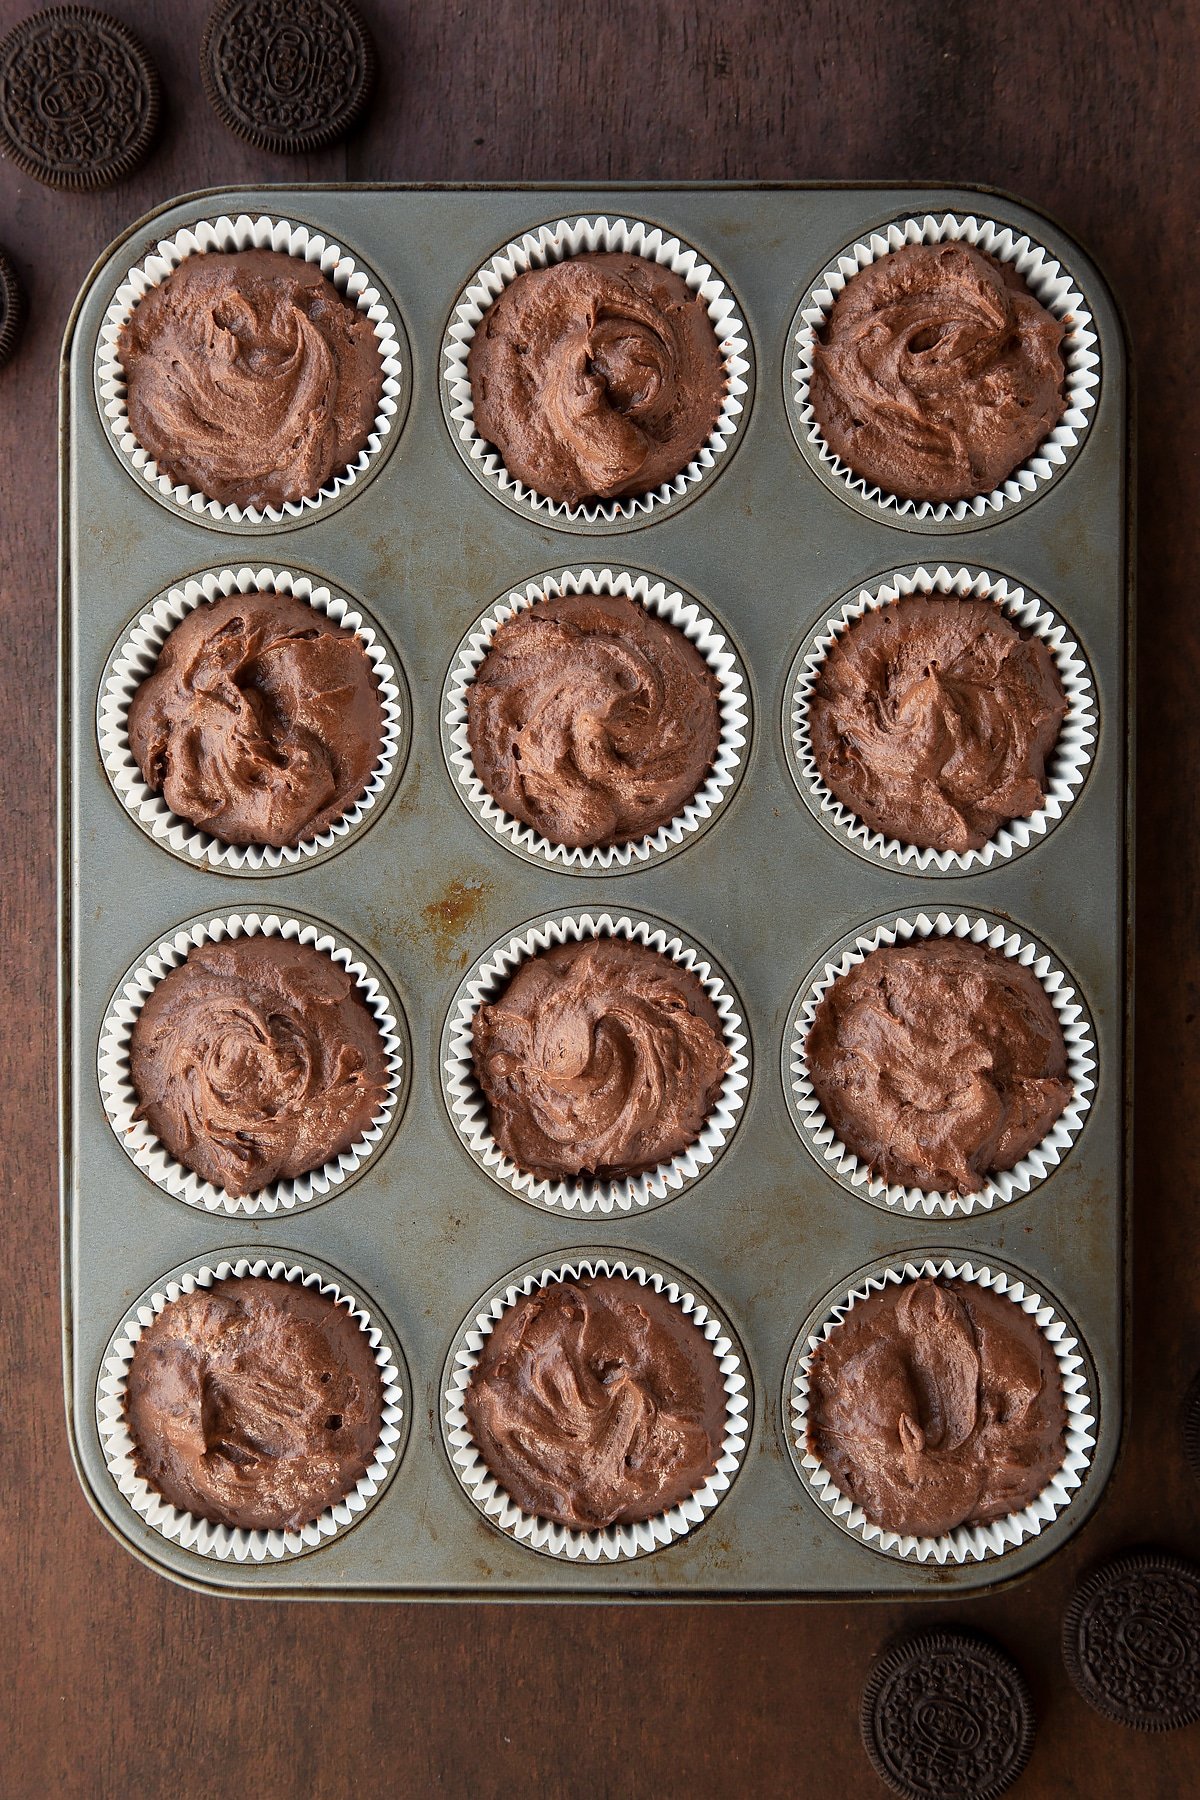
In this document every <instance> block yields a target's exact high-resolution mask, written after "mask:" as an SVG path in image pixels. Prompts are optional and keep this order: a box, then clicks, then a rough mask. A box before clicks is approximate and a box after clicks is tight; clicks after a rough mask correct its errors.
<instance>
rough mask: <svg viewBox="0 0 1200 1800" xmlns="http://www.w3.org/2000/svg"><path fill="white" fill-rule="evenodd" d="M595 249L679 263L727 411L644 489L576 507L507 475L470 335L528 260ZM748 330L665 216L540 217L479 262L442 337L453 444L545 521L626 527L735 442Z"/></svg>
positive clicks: (678, 495)
mask: <svg viewBox="0 0 1200 1800" xmlns="http://www.w3.org/2000/svg"><path fill="white" fill-rule="evenodd" d="M592 251H615V252H620V253H625V254H628V255H630V256H641V257H645V258H646V259H647V260H648V261H650V262H656V263H661V264H662V266H663V267H664V268H668V269H672V270H674V272H675V274H676V275H678V276H679V277H680V278H681V280H683V281H684V282H686V284H687V286H688V287H689V288H690V289H691V291H692V293H693V294H699V295H700V296H701V297H702V298H703V300H704V302H705V305H706V306H707V308H708V316H709V319H710V320H711V322H712V326H713V330H714V331H715V332H716V334H717V342H718V344H719V345H720V349H721V356H722V358H723V360H724V364H725V375H726V389H725V398H724V401H723V403H722V406H721V412H720V415H719V417H718V419H717V423H716V425H715V426H714V427H713V430H712V434H711V436H710V437H709V439H708V442H707V443H706V444H705V445H704V446H703V447H702V449H701V450H700V451H699V453H698V455H697V456H696V457H695V458H694V459H693V460H692V461H691V462H690V463H689V464H688V465H687V467H686V468H685V469H683V470H681V472H680V473H679V474H678V475H676V476H675V477H674V479H673V480H672V481H665V482H663V483H662V484H661V485H660V486H659V487H657V488H655V489H653V490H652V491H651V492H650V493H647V494H636V495H633V496H631V497H630V498H628V499H625V500H595V501H591V502H588V503H586V504H582V505H576V506H571V505H568V504H567V503H566V502H565V501H562V500H552V499H550V497H549V495H547V494H539V493H538V492H537V491H536V490H535V489H533V488H530V487H527V486H526V484H525V483H524V482H523V481H518V480H517V478H516V476H515V475H510V474H509V472H508V470H507V469H506V468H505V466H504V461H503V459H502V457H501V455H500V452H499V450H498V449H496V448H495V447H494V446H493V445H492V444H490V443H489V442H488V441H487V439H486V438H483V437H481V436H480V434H479V432H478V431H477V430H476V428H475V403H474V399H473V397H472V393H471V383H470V380H469V378H468V375H467V356H468V354H469V352H470V349H471V341H472V339H473V338H474V336H475V331H476V328H477V326H478V325H479V323H480V321H481V320H482V318H483V316H484V314H485V313H486V312H487V310H488V308H489V307H490V306H491V304H492V302H493V301H494V300H495V299H496V297H497V296H498V295H499V294H500V293H501V292H502V290H503V289H504V288H506V287H508V285H509V284H510V282H513V281H515V280H516V278H517V276H518V275H523V274H525V273H526V272H527V271H528V270H529V269H544V268H547V267H548V266H549V265H550V264H551V263H557V262H565V261H567V260H568V258H570V257H572V256H579V255H582V254H585V253H588V252H592ZM753 368H754V365H753V352H752V350H751V348H750V333H749V332H748V331H747V329H746V326H745V323H744V322H743V320H742V317H741V314H740V311H739V309H738V306H737V303H736V301H735V300H734V298H733V295H732V294H731V293H730V291H729V289H728V287H727V286H726V284H725V282H724V281H723V280H722V279H721V277H720V276H719V275H718V274H717V273H716V272H715V271H714V270H713V268H712V267H711V265H710V264H708V263H706V262H705V261H704V260H703V258H702V257H701V255H700V253H699V251H697V250H693V249H692V247H691V246H690V245H689V244H686V243H684V242H683V241H682V240H681V239H680V238H677V237H673V236H671V235H670V233H668V232H665V231H664V230H663V229H662V227H661V226H659V225H648V224H646V223H645V222H644V221H642V220H639V219H632V220H627V219H609V218H606V217H603V216H601V217H599V218H577V219H559V220H557V222H556V223H554V224H546V225H539V226H537V227H536V228H535V229H534V230H532V231H527V232H526V233H525V234H524V236H523V237H521V238H520V239H514V240H513V241H512V242H511V243H508V244H506V245H505V247H504V249H503V250H498V251H497V252H496V254H495V256H493V257H492V258H491V260H490V261H489V262H487V263H485V264H484V266H483V267H482V268H481V269H479V270H477V272H476V274H475V275H474V276H473V278H472V280H471V281H470V282H469V283H468V285H467V287H466V288H465V289H464V290H463V292H462V294H461V295H460V297H459V299H458V302H457V304H456V305H455V308H454V312H453V314H452V315H451V319H450V324H449V326H448V328H447V331H446V336H445V339H444V341H443V344H442V405H443V410H444V412H445V414H446V420H447V423H448V425H449V427H450V435H451V437H452V438H453V440H454V444H455V447H456V448H457V450H458V452H459V454H460V455H461V456H462V458H463V460H464V461H465V462H466V463H467V466H468V467H469V468H471V469H472V470H473V471H474V472H475V473H476V474H477V475H478V476H479V477H480V478H481V479H482V480H483V481H484V482H485V484H486V485H487V486H489V487H490V488H492V490H493V491H494V492H495V493H496V494H497V495H499V496H500V497H501V498H502V499H504V500H505V501H506V503H507V504H508V505H510V506H513V507H515V509H516V510H517V511H519V512H528V513H531V514H532V515H533V516H534V517H536V518H538V519H540V520H541V521H542V523H543V524H551V525H557V526H558V527H559V528H560V529H563V530H568V531H569V530H573V529H578V528H579V527H580V526H581V525H588V526H601V527H602V526H605V525H607V526H611V527H613V528H614V529H616V530H622V529H624V528H625V527H627V526H628V525H630V524H634V523H638V522H641V521H643V520H644V518H645V516H646V515H647V514H648V513H650V512H651V510H652V509H653V508H655V507H659V508H663V507H668V506H671V505H672V504H675V505H677V504H678V502H679V501H680V500H681V499H682V498H684V497H685V496H690V495H691V494H692V493H693V492H694V491H695V490H696V489H697V488H698V487H699V486H700V485H701V484H702V483H705V482H707V481H708V480H709V479H710V478H711V477H712V476H713V475H715V474H716V472H717V470H718V468H719V466H720V463H721V459H722V458H723V457H724V456H725V455H726V454H727V452H728V451H729V449H730V448H731V446H732V445H733V443H734V440H735V438H736V436H737V432H738V430H739V428H740V426H741V423H742V417H743V408H744V407H745V406H747V405H748V404H749V397H750V389H751V383H752V381H753Z"/></svg>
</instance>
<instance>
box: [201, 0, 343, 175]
mask: <svg viewBox="0 0 1200 1800" xmlns="http://www.w3.org/2000/svg"><path fill="white" fill-rule="evenodd" d="M200 76H201V80H202V81H203V83H204V92H205V94H206V95H207V97H208V101H209V104H210V105H211V106H212V109H213V111H214V112H215V113H216V115H217V117H218V118H219V119H220V121H221V123H222V124H223V125H225V126H227V127H228V128H229V130H230V131H232V132H233V133H234V135H235V136H236V137H240V138H243V139H245V141H246V142H247V143H248V144H253V145H254V147H255V149H257V150H269V151H272V152H273V153H274V154H275V155H277V156H299V155H301V154H302V153H304V152H305V151H309V150H321V149H324V147H325V146H326V145H327V144H333V143H336V142H337V140H338V139H339V138H342V137H345V136H346V134H347V132H349V131H350V130H351V128H352V127H353V126H354V125H356V124H357V122H358V120H359V118H360V117H361V116H362V113H363V111H364V110H365V108H366V104H367V101H368V99H369V98H370V94H371V88H372V86H373V84H374V80H375V46H374V44H373V43H372V42H371V35H370V33H369V32H368V30H367V27H366V25H365V24H364V23H363V19H362V16H361V14H360V13H359V10H358V8H357V7H356V6H354V5H353V4H352V3H351V0H286V3H285V4H280V0H220V4H219V5H217V6H215V7H214V8H213V10H212V12H211V13H210V14H209V20H208V24H207V26H206V27H205V31H204V40H203V43H202V44H201V46H200Z"/></svg>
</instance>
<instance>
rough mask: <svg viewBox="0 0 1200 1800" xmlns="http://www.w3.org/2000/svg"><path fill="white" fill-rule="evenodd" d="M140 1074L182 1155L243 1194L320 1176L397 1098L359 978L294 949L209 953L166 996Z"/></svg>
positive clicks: (284, 942) (227, 944)
mask: <svg viewBox="0 0 1200 1800" xmlns="http://www.w3.org/2000/svg"><path fill="white" fill-rule="evenodd" d="M129 1061H130V1072H131V1075H132V1079H133V1085H134V1088H135V1090H136V1092H137V1096H138V1102H139V1105H138V1109H137V1116H138V1118H141V1119H145V1121H146V1123H147V1124H148V1125H149V1127H150V1129H151V1131H153V1133H154V1135H155V1136H156V1137H157V1138H158V1139H159V1140H160V1142H161V1143H163V1144H164V1145H165V1146H166V1148H167V1149H168V1150H169V1151H170V1153H171V1155H172V1156H174V1157H175V1158H177V1160H178V1161H179V1162H181V1163H184V1164H185V1165H186V1166H187V1167H188V1168H189V1169H194V1170H195V1171H196V1173H197V1174H198V1175H200V1176H201V1177H202V1178H203V1179H204V1180H205V1181H211V1182H212V1183H213V1185H214V1186H215V1187H218V1188H224V1189H225V1191H226V1192H227V1193H230V1194H254V1193H257V1192H258V1191H259V1189H260V1188H264V1187H266V1186H268V1184H269V1183H271V1182H273V1181H279V1180H286V1179H289V1178H290V1177H292V1176H296V1175H303V1174H304V1173H305V1172H306V1171H307V1170H309V1169H317V1168H320V1167H321V1165H322V1164H323V1163H326V1162H329V1161H331V1160H332V1159H333V1158H334V1157H335V1156H337V1155H338V1154H339V1153H340V1152H341V1151H343V1150H348V1149H349V1148H350V1146H351V1144H353V1143H354V1142H355V1141H356V1140H357V1139H358V1138H361V1137H362V1136H363V1134H364V1132H366V1131H367V1130H368V1128H369V1127H370V1124H371V1121H372V1119H373V1118H374V1116H375V1114H376V1113H377V1112H378V1111H379V1108H380V1106H381V1105H382V1104H383V1100H384V1096H385V1094H386V1093H387V1086H388V1068H387V1056H386V1053H385V1050H384V1045H383V1039H382V1037H381V1036H380V1034H379V1027H378V1026H377V1025H376V1023H375V1020H374V1019H373V1018H372V1016H371V1014H370V1012H369V1010H368V1009H367V1006H366V1004H365V1002H364V1001H363V999H362V998H361V996H360V995H359V992H358V989H357V987H356V986H355V983H354V979H353V977H352V976H350V975H348V974H347V973H346V971H345V970H344V969H343V968H341V967H340V966H339V965H338V964H337V963H335V962H334V961H333V960H332V958H331V957H328V956H326V955H325V954H324V953H323V952H322V951H320V950H314V949H313V948H312V946H311V945H308V944H298V943H296V941H295V940H294V939H292V938H280V937H243V938H226V939H224V940H223V941H222V942H220V943H208V944H200V945H197V947H196V948H195V949H193V950H191V951H189V953H188V957H187V961H186V962H183V963H181V964H180V965H179V967H178V968H177V969H172V970H171V971H170V973H169V974H167V975H164V977H163V978H162V980H161V981H160V982H158V983H157V985H156V986H155V987H154V989H153V990H152V992H151V993H150V995H149V998H148V999H147V1000H146V1003H145V1005H144V1006H143V1007H142V1010H141V1012H140V1013H139V1014H138V1018H137V1022H136V1024H135V1025H134V1028H133V1035H132V1039H131V1042H130V1051H129Z"/></svg>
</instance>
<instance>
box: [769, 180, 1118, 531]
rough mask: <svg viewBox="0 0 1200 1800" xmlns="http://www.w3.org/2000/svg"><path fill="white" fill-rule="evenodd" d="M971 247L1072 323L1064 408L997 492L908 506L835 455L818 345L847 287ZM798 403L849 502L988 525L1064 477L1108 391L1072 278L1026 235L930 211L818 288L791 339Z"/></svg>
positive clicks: (900, 521)
mask: <svg viewBox="0 0 1200 1800" xmlns="http://www.w3.org/2000/svg"><path fill="white" fill-rule="evenodd" d="M941 243H966V244H970V245H971V246H972V247H973V248H975V249H978V250H982V251H985V252H986V253H987V254H988V255H990V256H994V257H996V258H997V260H998V261H1000V262H1006V263H1011V264H1013V266H1014V267H1015V268H1016V270H1017V271H1018V273H1019V274H1020V275H1021V276H1022V278H1023V279H1024V281H1025V283H1026V285H1027V286H1028V288H1029V290H1030V292H1031V293H1032V294H1033V295H1034V297H1035V298H1036V299H1037V300H1039V301H1040V302H1041V304H1042V305H1043V306H1044V307H1045V308H1046V311H1047V312H1049V313H1052V314H1053V316H1054V317H1055V318H1056V319H1059V320H1061V321H1062V322H1063V323H1064V324H1065V326H1066V334H1065V336H1064V337H1063V341H1062V358H1063V366H1064V369H1065V372H1066V400H1067V405H1066V410H1065V412H1064V413H1063V416H1062V418H1061V419H1060V420H1059V422H1058V424H1057V425H1056V426H1055V428H1054V430H1053V431H1052V432H1051V433H1050V434H1049V436H1048V437H1047V438H1046V439H1045V440H1044V442H1043V443H1042V444H1041V445H1039V447H1038V449H1037V452H1036V453H1035V454H1034V455H1033V456H1031V457H1030V458H1029V459H1028V460H1027V461H1026V462H1024V463H1022V464H1021V465H1020V467H1019V468H1017V469H1014V470H1013V472H1012V474H1011V475H1010V476H1009V477H1008V479H1007V480H1006V481H1005V482H1004V483H1003V484H1002V486H1000V487H998V488H993V490H992V491H991V493H988V494H976V495H974V496H973V497H972V498H971V499H969V500H953V501H945V500H936V501H935V500H905V499H901V498H900V496H899V495H897V494H889V493H887V492H886V491H885V490H884V489H883V488H881V487H879V486H878V485H877V484H876V483H874V482H871V481H868V480H867V479H866V478H865V477H864V476H861V475H856V474H855V473H854V471H853V469H851V468H850V467H849V465H848V464H846V463H845V462H843V461H842V459H841V457H840V456H837V455H835V453H834V452H833V451H832V450H831V449H830V447H829V445H828V444H827V443H826V442H825V439H824V437H823V436H822V433H821V427H820V425H819V424H818V423H817V419H816V415H815V413H814V412H813V408H812V402H811V400H810V397H809V383H810V381H811V378H812V368H813V344H814V341H815V339H816V336H817V333H818V332H819V331H820V330H821V329H822V327H823V326H824V324H825V321H826V320H827V319H828V317H829V315H830V313H831V312H832V311H833V306H834V302H835V301H836V300H837V298H838V296H839V294H841V292H842V291H843V289H844V288H845V287H846V284H847V283H848V282H849V281H850V280H852V279H853V277H854V276H855V275H857V274H858V273H859V271H860V270H861V269H865V268H867V267H868V266H869V265H870V264H871V263H873V262H877V261H878V260H879V259H880V257H883V256H888V255H890V254H891V252H892V251H893V250H900V249H902V248H903V247H904V246H905V245H906V244H941ZM788 358H789V361H788V375H789V383H788V388H789V393H790V395H791V404H790V406H789V408H788V416H789V419H790V420H791V424H792V430H793V432H794V434H795V437H796V441H797V443H798V444H799V445H800V448H801V450H802V451H803V452H804V454H805V456H806V457H807V458H808V460H809V462H810V463H811V464H812V466H813V467H814V468H815V469H816V471H817V472H818V474H820V475H821V476H822V478H823V479H824V480H825V481H826V482H827V483H828V485H829V486H830V487H832V488H833V490H834V491H835V492H839V491H840V492H841V493H842V494H843V495H844V497H846V498H852V499H853V500H854V502H855V503H856V504H857V503H862V504H864V505H865V508H866V510H868V511H870V512H872V513H874V514H875V515H876V516H877V517H881V518H883V519H884V520H887V521H890V522H891V523H893V524H897V525H904V526H908V527H915V526H917V525H920V526H923V527H930V526H936V525H945V526H947V527H948V528H951V529H953V527H954V526H956V525H968V526H969V525H971V524H974V523H986V522H987V521H988V520H989V518H991V517H992V516H994V515H995V514H996V513H998V512H999V511H1000V510H1001V508H1002V507H1006V506H1007V507H1011V506H1013V505H1015V504H1018V503H1020V502H1022V501H1027V500H1030V499H1032V498H1033V497H1034V496H1035V495H1036V494H1037V493H1039V492H1041V491H1042V490H1044V488H1045V487H1046V485H1047V484H1048V483H1049V482H1051V481H1053V480H1054V478H1055V477H1056V476H1057V475H1058V474H1059V473H1061V471H1062V470H1063V469H1064V468H1065V467H1066V465H1067V463H1068V462H1069V461H1070V460H1071V458H1072V457H1073V456H1074V455H1075V453H1076V451H1077V450H1078V448H1079V445H1080V441H1081V439H1082V436H1083V434H1084V432H1085V431H1086V430H1087V427H1088V423H1089V419H1090V415H1091V413H1092V411H1093V409H1094V407H1095V405H1096V401H1097V399H1098V397H1099V391H1100V356H1099V346H1098V339H1097V336H1096V331H1095V329H1094V321H1093V319H1092V314H1091V312H1090V311H1089V309H1088V306H1087V302H1086V301H1085V299H1084V297H1083V295H1082V293H1081V292H1080V291H1079V287H1078V284H1077V283H1076V281H1075V278H1074V276H1073V275H1071V274H1070V272H1069V271H1068V270H1067V269H1065V268H1064V267H1063V266H1062V264H1061V263H1059V262H1058V261H1056V260H1055V258H1054V257H1053V256H1052V255H1051V254H1050V252H1049V251H1048V250H1046V249H1044V248H1043V247H1042V246H1041V245H1040V244H1038V243H1035V242H1034V241H1033V239H1031V238H1030V237H1029V236H1028V235H1027V234H1025V233H1023V232H1019V231H1018V230H1017V229H1015V228H1014V227H1012V226H1010V225H1001V224H997V223H995V222H994V221H993V220H991V219H977V218H975V217H974V215H973V214H967V215H959V214H956V213H941V214H933V213H926V214H925V216H924V217H923V218H920V219H915V218H902V219H898V220H896V221H895V223H893V224H891V225H887V226H884V227H881V229H880V230H878V231H873V232H871V233H870V234H869V236H867V237H865V238H862V239H859V240H858V241H856V242H855V243H853V244H851V245H849V246H848V247H847V248H846V249H845V250H843V251H842V252H841V254H840V255H839V256H838V257H836V258H835V259H834V261H833V262H832V263H831V264H830V265H829V267H828V268H827V269H825V270H824V271H823V272H822V274H821V275H820V276H819V278H818V279H817V280H816V281H815V282H814V284H813V286H812V287H811V289H810V290H809V292H808V294H807V295H806V297H805V299H804V300H803V301H802V302H801V305H800V307H799V310H798V311H797V314H796V317H795V319H794V321H793V324H792V329H791V332H790V334H789V338H788Z"/></svg>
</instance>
